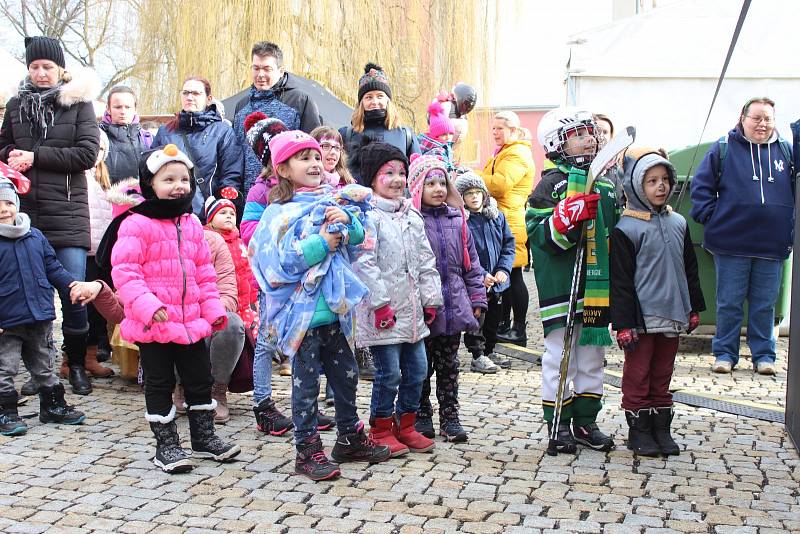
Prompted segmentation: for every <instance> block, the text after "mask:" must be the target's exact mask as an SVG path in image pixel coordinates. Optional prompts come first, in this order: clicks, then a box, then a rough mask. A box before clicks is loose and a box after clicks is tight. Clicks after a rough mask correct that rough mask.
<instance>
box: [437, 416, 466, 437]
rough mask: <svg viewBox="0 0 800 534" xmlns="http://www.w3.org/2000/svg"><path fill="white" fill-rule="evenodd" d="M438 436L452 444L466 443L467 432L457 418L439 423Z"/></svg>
mask: <svg viewBox="0 0 800 534" xmlns="http://www.w3.org/2000/svg"><path fill="white" fill-rule="evenodd" d="M439 435H441V436H442V437H443V438H444V440H445V441H450V442H452V443H464V442H466V441H467V431H466V430H464V427H462V426H461V422H460V421H459V420H458V417H453V418H450V419H446V420H445V421H441V422H440V423H439Z"/></svg>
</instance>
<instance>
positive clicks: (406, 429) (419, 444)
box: [392, 412, 436, 452]
mask: <svg viewBox="0 0 800 534" xmlns="http://www.w3.org/2000/svg"><path fill="white" fill-rule="evenodd" d="M416 419H417V414H416V413H414V412H410V413H404V414H403V415H400V416H399V417H398V416H397V414H395V416H394V417H393V418H392V424H393V426H392V432H393V433H394V437H395V438H397V441H399V442H400V443H402V444H403V445H405V446H406V447H408V449H409V450H410V451H411V452H428V451H430V450H432V449H433V448H434V447H435V446H436V442H435V441H433V440H432V439H429V438H426V437H425V436H423V435H422V434H420V433H419V432H417V430H416V428H414V423H415V422H416Z"/></svg>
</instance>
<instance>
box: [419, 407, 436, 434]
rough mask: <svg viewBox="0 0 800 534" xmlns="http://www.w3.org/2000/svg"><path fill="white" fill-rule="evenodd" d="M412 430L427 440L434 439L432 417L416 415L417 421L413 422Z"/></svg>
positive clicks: (434, 432)
mask: <svg viewBox="0 0 800 534" xmlns="http://www.w3.org/2000/svg"><path fill="white" fill-rule="evenodd" d="M414 430H416V431H417V432H419V433H420V434H422V435H423V436H425V437H426V438H428V439H433V438H435V437H436V431H435V430H434V429H433V417H431V416H430V415H423V414H421V413H417V420H416V421H414Z"/></svg>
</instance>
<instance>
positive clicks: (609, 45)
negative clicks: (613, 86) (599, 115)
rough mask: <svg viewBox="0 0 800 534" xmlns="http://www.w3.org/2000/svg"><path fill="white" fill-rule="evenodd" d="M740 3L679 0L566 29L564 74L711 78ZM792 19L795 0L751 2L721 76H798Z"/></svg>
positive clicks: (796, 15)
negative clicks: (580, 29)
mask: <svg viewBox="0 0 800 534" xmlns="http://www.w3.org/2000/svg"><path fill="white" fill-rule="evenodd" d="M740 10H741V3H740V2H732V1H730V0H683V1H680V2H676V3H674V4H670V5H667V6H664V7H659V8H658V9H653V10H651V11H648V12H646V13H644V14H640V15H634V16H631V17H626V18H624V19H620V20H617V21H614V22H612V23H610V24H606V25H604V26H600V27H598V28H595V29H593V30H589V31H586V32H582V33H579V34H574V35H571V36H570V41H571V42H572V41H577V42H578V43H577V44H572V45H571V59H570V66H569V71H570V75H571V76H582V77H615V78H715V79H716V78H717V77H719V74H720V70H721V68H722V64H723V62H724V60H725V55H726V54H727V51H728V46H729V45H730V41H731V38H732V36H733V31H734V29H735V27H736V21H737V20H738V18H739V12H740ZM798 20H800V3H798V2H796V1H794V0H758V1H757V2H753V3H752V5H751V6H750V9H749V11H748V14H747V18H746V19H745V22H744V26H743V27H742V32H741V34H740V36H739V40H738V42H737V45H736V49H735V51H734V53H733V57H732V58H731V63H730V66H729V67H728V72H727V75H726V77H729V78H797V77H798V76H800V55H798V54H797V53H796V49H794V47H793V46H792V40H793V39H794V37H793V36H794V35H796V33H797V23H798Z"/></svg>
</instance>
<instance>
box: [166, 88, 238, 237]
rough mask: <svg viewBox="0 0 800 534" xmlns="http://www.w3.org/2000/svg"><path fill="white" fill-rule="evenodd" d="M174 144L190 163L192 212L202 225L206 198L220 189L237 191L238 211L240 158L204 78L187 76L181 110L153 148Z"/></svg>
mask: <svg viewBox="0 0 800 534" xmlns="http://www.w3.org/2000/svg"><path fill="white" fill-rule="evenodd" d="M170 143H171V144H174V145H177V146H178V148H179V149H180V150H182V151H183V152H185V153H186V154H187V155H188V156H189V159H191V160H192V163H194V177H195V180H196V181H197V191H196V193H195V198H194V200H193V201H192V211H193V212H194V214H195V215H197V216H198V217H199V218H200V220H201V221H202V222H203V223H205V215H204V213H203V211H204V206H205V201H206V199H207V198H208V197H209V196H215V197H216V196H218V194H217V193H218V191H219V190H220V189H222V188H223V187H233V188H235V189H236V190H237V191H239V201H240V202H239V205H238V206H237V210H236V212H237V213H241V212H242V207H244V202H242V201H241V200H242V191H244V183H243V181H242V176H243V172H244V159H243V156H242V147H241V145H240V144H239V143H238V142H237V141H236V136H235V135H234V133H233V128H232V127H231V125H230V124H229V123H227V122H225V121H223V120H222V116H221V115H220V113H219V111H218V110H217V107H216V105H214V104H213V103H212V96H211V84H210V83H209V81H208V80H206V79H205V78H201V77H199V76H190V77H189V78H186V80H185V81H184V82H183V88H182V89H181V111H180V112H179V113H177V114H176V115H175V118H173V119H172V120H171V121H170V122H168V123H167V124H165V125H164V126H162V127H161V128H159V129H158V133H157V134H156V138H155V140H154V141H153V146H154V147H161V146H165V145H168V144H170Z"/></svg>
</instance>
